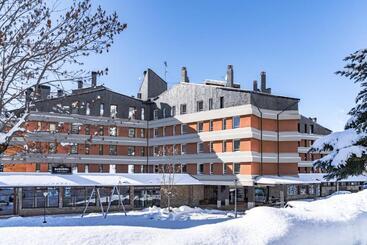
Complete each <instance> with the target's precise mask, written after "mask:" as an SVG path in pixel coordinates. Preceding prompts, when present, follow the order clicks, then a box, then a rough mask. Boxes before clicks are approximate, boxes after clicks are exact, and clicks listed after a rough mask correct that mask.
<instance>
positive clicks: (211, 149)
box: [210, 142, 214, 153]
mask: <svg viewBox="0 0 367 245" xmlns="http://www.w3.org/2000/svg"><path fill="white" fill-rule="evenodd" d="M210 152H211V153H213V152H214V142H210Z"/></svg>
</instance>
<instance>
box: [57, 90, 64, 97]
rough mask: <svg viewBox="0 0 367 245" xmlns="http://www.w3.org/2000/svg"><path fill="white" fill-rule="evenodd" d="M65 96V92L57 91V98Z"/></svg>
mask: <svg viewBox="0 0 367 245" xmlns="http://www.w3.org/2000/svg"><path fill="white" fill-rule="evenodd" d="M63 95H64V90H62V89H58V90H57V97H62V96H63Z"/></svg>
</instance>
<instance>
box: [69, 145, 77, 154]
mask: <svg viewBox="0 0 367 245" xmlns="http://www.w3.org/2000/svg"><path fill="white" fill-rule="evenodd" d="M70 154H78V144H72V145H71V147H70Z"/></svg>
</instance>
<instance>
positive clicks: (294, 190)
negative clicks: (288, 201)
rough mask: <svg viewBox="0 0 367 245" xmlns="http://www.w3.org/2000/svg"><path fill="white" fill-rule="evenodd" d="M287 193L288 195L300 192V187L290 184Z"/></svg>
mask: <svg viewBox="0 0 367 245" xmlns="http://www.w3.org/2000/svg"><path fill="white" fill-rule="evenodd" d="M287 194H288V196H294V195H297V194H298V189H297V186H296V185H289V186H288V187H287Z"/></svg>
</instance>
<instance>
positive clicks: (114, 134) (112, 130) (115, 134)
mask: <svg viewBox="0 0 367 245" xmlns="http://www.w3.org/2000/svg"><path fill="white" fill-rule="evenodd" d="M110 136H115V137H116V136H117V127H110Z"/></svg>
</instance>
